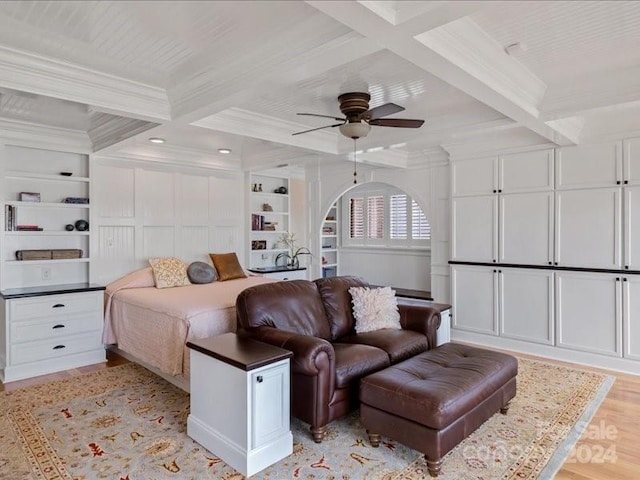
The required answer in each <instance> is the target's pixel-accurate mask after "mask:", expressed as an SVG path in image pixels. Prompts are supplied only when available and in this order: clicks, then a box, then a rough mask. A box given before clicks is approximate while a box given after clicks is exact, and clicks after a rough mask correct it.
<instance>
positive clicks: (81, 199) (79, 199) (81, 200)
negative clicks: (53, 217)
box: [62, 197, 89, 205]
mask: <svg viewBox="0 0 640 480" xmlns="http://www.w3.org/2000/svg"><path fill="white" fill-rule="evenodd" d="M62 203H77V204H80V205H88V204H89V199H88V198H87V197H66V198H65V199H64V200H63V201H62Z"/></svg>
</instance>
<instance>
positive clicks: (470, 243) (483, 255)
mask: <svg viewBox="0 0 640 480" xmlns="http://www.w3.org/2000/svg"><path fill="white" fill-rule="evenodd" d="M451 219H452V222H451V226H452V232H451V239H452V247H451V259H452V260H458V261H474V262H495V261H496V259H497V253H498V242H497V240H498V239H497V236H498V225H497V220H498V196H497V195H493V194H492V195H485V196H480V197H458V198H452V199H451Z"/></svg>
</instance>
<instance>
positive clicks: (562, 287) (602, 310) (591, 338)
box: [556, 271, 622, 357]
mask: <svg viewBox="0 0 640 480" xmlns="http://www.w3.org/2000/svg"><path fill="white" fill-rule="evenodd" d="M621 283H622V279H621V276H620V275H618V276H616V275H613V274H607V273H586V272H566V271H565V272H556V319H557V332H556V339H557V342H556V344H557V345H558V346H560V347H564V348H570V349H574V350H582V351H585V352H591V353H599V354H602V355H609V356H615V357H620V356H621V353H622V335H621V334H622V312H621V306H622V288H621Z"/></svg>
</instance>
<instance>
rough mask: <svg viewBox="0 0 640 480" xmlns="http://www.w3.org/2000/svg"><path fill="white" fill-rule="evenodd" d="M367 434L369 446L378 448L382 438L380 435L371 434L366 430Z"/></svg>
mask: <svg viewBox="0 0 640 480" xmlns="http://www.w3.org/2000/svg"><path fill="white" fill-rule="evenodd" d="M367 434H368V435H369V442H370V443H371V446H372V447H374V448H378V447H379V446H380V439H381V438H382V435H380V434H379V433H371V432H370V431H369V430H367Z"/></svg>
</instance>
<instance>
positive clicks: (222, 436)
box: [187, 333, 293, 477]
mask: <svg viewBox="0 0 640 480" xmlns="http://www.w3.org/2000/svg"><path fill="white" fill-rule="evenodd" d="M187 346H188V347H189V348H190V349H191V413H190V415H189V418H188V420H187V433H188V435H189V436H190V437H191V438H193V439H194V440H195V441H197V442H198V443H200V444H201V445H202V446H204V447H205V448H206V449H207V450H209V451H210V452H211V453H213V454H215V455H217V456H218V457H220V458H221V459H222V460H224V461H225V462H226V463H227V464H228V465H230V466H231V467H233V468H235V469H236V470H237V471H239V472H240V473H242V474H243V475H244V476H246V477H249V476H251V475H253V474H255V473H257V472H259V471H260V470H262V469H264V468H266V467H268V466H269V465H272V464H274V463H275V462H277V461H279V460H281V459H283V458H284V457H286V456H288V455H291V453H292V452H293V436H292V435H291V429H290V424H289V409H290V393H289V389H290V386H289V383H290V382H289V380H290V373H289V358H291V357H292V356H293V353H292V352H290V351H288V350H284V349H282V348H278V347H275V346H272V345H269V344H266V343H262V342H258V341H255V340H251V339H245V338H241V337H238V336H236V334H235V333H226V334H224V335H220V336H217V337H211V338H205V339H201V340H193V341H190V342H187Z"/></svg>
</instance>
